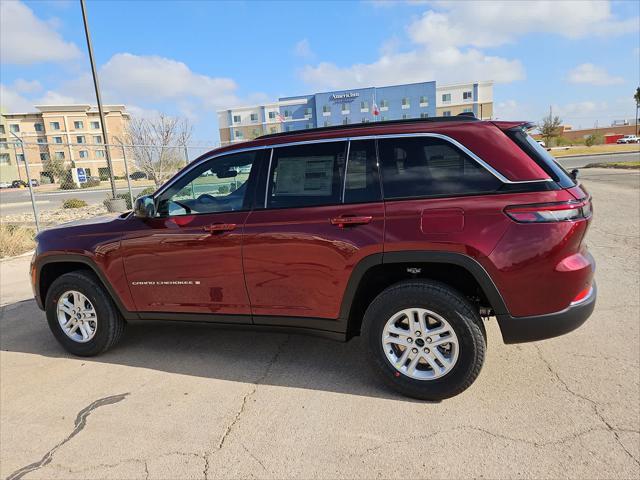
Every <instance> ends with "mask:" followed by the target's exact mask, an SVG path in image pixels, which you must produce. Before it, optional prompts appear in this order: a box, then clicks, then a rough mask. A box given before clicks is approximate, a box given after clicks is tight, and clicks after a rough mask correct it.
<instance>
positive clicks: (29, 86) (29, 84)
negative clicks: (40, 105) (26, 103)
mask: <svg viewBox="0 0 640 480" xmlns="http://www.w3.org/2000/svg"><path fill="white" fill-rule="evenodd" d="M13 88H14V89H15V90H16V91H17V92H19V93H35V92H39V91H41V90H42V85H41V84H40V82H39V81H37V80H24V79H22V78H19V79H17V80H16V81H15V82H13Z"/></svg>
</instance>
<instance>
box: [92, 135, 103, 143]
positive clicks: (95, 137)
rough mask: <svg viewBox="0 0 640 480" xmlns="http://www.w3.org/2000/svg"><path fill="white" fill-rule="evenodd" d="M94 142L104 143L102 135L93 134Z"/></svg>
mask: <svg viewBox="0 0 640 480" xmlns="http://www.w3.org/2000/svg"><path fill="white" fill-rule="evenodd" d="M93 143H102V136H101V135H94V136H93Z"/></svg>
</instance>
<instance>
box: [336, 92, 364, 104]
mask: <svg viewBox="0 0 640 480" xmlns="http://www.w3.org/2000/svg"><path fill="white" fill-rule="evenodd" d="M359 96H360V93H359V92H345V93H332V94H331V96H330V97H329V98H330V99H331V100H333V101H334V102H351V101H353V100H354V99H356V98H358V97H359Z"/></svg>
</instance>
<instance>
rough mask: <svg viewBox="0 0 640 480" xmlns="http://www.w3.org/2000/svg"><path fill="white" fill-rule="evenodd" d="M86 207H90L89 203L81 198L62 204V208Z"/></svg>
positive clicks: (70, 199)
mask: <svg viewBox="0 0 640 480" xmlns="http://www.w3.org/2000/svg"><path fill="white" fill-rule="evenodd" d="M86 206H88V205H87V202H85V201H84V200H80V199H79V198H69V199H67V200H65V201H64V203H63V204H62V208H82V207H86Z"/></svg>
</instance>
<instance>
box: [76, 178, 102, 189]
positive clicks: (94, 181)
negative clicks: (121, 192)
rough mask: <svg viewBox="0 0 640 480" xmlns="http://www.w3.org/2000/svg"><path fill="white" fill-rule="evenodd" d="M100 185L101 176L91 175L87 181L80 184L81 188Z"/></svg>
mask: <svg viewBox="0 0 640 480" xmlns="http://www.w3.org/2000/svg"><path fill="white" fill-rule="evenodd" d="M98 186H100V178H98V177H89V178H87V181H86V182H84V183H81V184H80V187H81V188H91V187H98Z"/></svg>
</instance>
